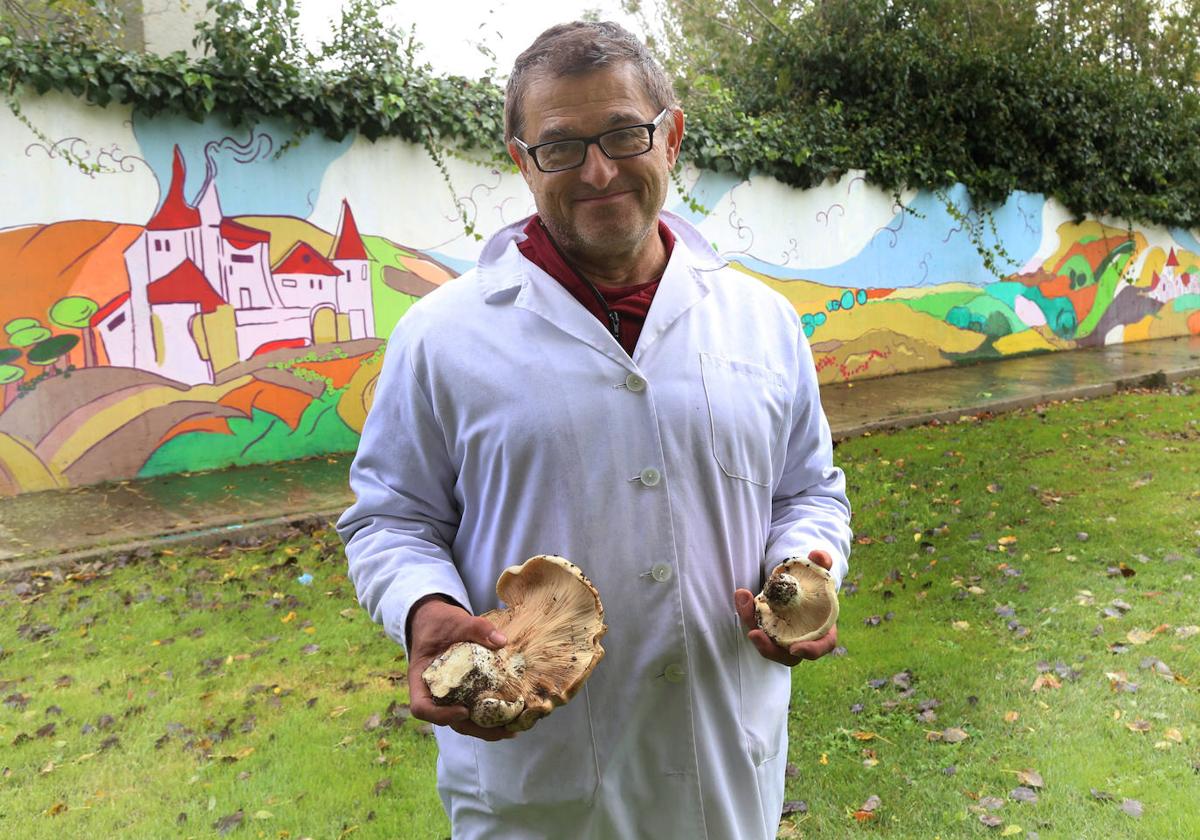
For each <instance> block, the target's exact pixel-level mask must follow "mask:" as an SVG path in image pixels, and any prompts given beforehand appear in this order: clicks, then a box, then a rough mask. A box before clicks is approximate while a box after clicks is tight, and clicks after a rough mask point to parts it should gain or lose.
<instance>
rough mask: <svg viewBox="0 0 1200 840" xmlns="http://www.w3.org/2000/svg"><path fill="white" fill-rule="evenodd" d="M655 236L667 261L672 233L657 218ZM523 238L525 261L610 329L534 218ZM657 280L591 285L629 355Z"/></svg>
mask: <svg viewBox="0 0 1200 840" xmlns="http://www.w3.org/2000/svg"><path fill="white" fill-rule="evenodd" d="M658 235H659V236H660V237H661V238H662V242H663V247H664V248H666V251H667V259H670V258H671V250H672V249H673V248H674V247H675V234H673V233H671V229H670V228H668V227H667V226H666V225H665V224H663V222H662V220H661V219H660V220H659V222H658ZM525 237H526V238H525V240H524V241H523V242H519V243H517V249H518V250H520V252H521V254H522V255H524V257H525V259H527V260H529V261H530V262H531V263H533V264H534V265H536V266H537V267H538V268H540V269H541V270H542V271H544V272H546V273H547V274H549V275H550V276H551V277H553V278H554V279H555V280H557V281H558V282H559V283H560V284H562V287H563V288H564V289H566V290H567V291H568V292H570V293H571V295H572V297H574V298H575V299H576V300H577V301H579V302H580V304H582V305H583V308H584V309H586V310H587V311H588V312H591V313H592V314H593V315H595V316H596V318H597V319H598V320H599V321H600V323H601V324H603V325H604V328H605V329H610V328H611V327H610V324H609V320H608V313H607V312H605V311H604V307H602V306H601V305H600V301H599V300H597V299H596V295H595V293H594V292H593V291H592V290H591V289H590V288H588V284H587V281H586V280H584V279H583V278H582V277H580V276H579V274H578V273H577V272H576V271H575V269H573V268H571V266H570V265H569V264H568V263H567V261H566V260H565V259H564V258H563V255H562V253H561V252H560V251H559V250H558V246H556V245H555V244H554V240H553V239H551V238H550V234H549V233H548V232H547V231H546V226H545V225H543V224H542V220H541V219H539V218H538V217H537V216H536V215H535V216H534V217H533V218H532V219H530V220H529V224H527V225H526V226H525ZM661 279H662V275H659V276H658V277H655V278H654V279H653V280H651V281H649V282H648V283H640V284H638V285H636V286H607V285H603V284H600V283H595V284H594V285H595V287H596V291H598V292H600V294H601V295H602V296H603V298H604V302H605V303H607V304H608V308H609V310H611V311H612V312H615V313H617V315H618V316H619V317H620V324H619V328H618V331H619V333H620V342H621V347H623V348H624V349H625V352H626V353H628V354H629V355H630V356H632V355H633V349H634V348H635V347H637V341H638V336H640V335H641V334H642V327H643V326H644V325H645V323H646V315H647V313H649V311H650V304H651V302H652V301H653V300H654V293H655V292H657V291H658V283H659V281H660V280H661Z"/></svg>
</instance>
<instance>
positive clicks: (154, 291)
mask: <svg viewBox="0 0 1200 840" xmlns="http://www.w3.org/2000/svg"><path fill="white" fill-rule="evenodd" d="M146 296H147V297H148V298H149V299H150V303H151V304H152V305H153V304H156V303H194V304H197V305H199V307H200V311H201V312H203V313H204V314H205V315H207V314H209V313H210V312H214V311H216V308H217V307H218V306H222V305H224V303H225V300H224V299H223V298H222V297H221V296H220V295H219V294H217V293H216V292H214V291H213V288H212V286H210V285H208V281H207V280H205V279H204V274H203V273H202V272H201V271H200V269H199V268H197V267H196V264H195V263H194V262H192V261H191V260H184V261H183V262H181V263H180V264H179V265H177V266H175V268H173V269H171V271H170V273H168V274H167V275H166V276H165V277H163V278H161V279H159V280H155V281H154V282H153V283H151V284H150V285H149V286H147V287H146Z"/></svg>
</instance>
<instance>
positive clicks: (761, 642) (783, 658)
mask: <svg viewBox="0 0 1200 840" xmlns="http://www.w3.org/2000/svg"><path fill="white" fill-rule="evenodd" d="M749 638H750V643H751V644H753V645H754V649H755V650H757V651H758V653H759V655H760V656H762V657H763V658H764V659H769V660H771V661H772V662H778V663H779V664H780V665H786V666H787V667H789V668H791V667H792V666H793V665H795V664H797V663H798V662H799V661H800V660H799V659H797V658H796V657H794V656H792V655H791V654H790V653H788V651H787V650H785V649H784V648H781V647H780V646H779V645H777V644H775V643H774V642H772V641H771V639H770V637H769V636H767V634H766V633H764V632H763V631H761V630H753V631H751V632H750V634H749Z"/></svg>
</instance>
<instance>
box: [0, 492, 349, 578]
mask: <svg viewBox="0 0 1200 840" xmlns="http://www.w3.org/2000/svg"><path fill="white" fill-rule="evenodd" d="M343 510H345V508H337V509H336V510H325V511H317V512H313V513H293V514H287V515H284V516H273V517H270V518H267V519H255V520H252V521H250V522H238V523H229V524H223V525H213V526H209V527H206V528H197V529H194V530H190V531H167V532H163V533H161V534H156V535H153V536H149V537H145V538H143V539H140V540H133V541H130V542H123V543H109V544H105V545H96V546H90V547H88V548H83V549H79V550H77V551H69V552H66V553H64V554H40V555H34V556H28V557H19V558H17V559H14V560H11V561H6V562H4V563H2V564H0V580H3V579H5V578H8V577H10V576H11V575H12V574H13V573H14V572H21V571H25V570H27V569H51V568H56V567H59V566H68V565H72V564H75V563H90V562H93V561H95V560H104V559H106V558H109V557H114V556H116V555H119V554H136V553H137V552H139V551H146V550H149V551H161V550H162V549H164V548H172V547H174V546H181V547H187V548H207V547H209V546H216V545H221V544H222V543H226V542H228V543H231V544H234V545H237V544H247V543H253V542H263V541H265V540H268V539H272V538H276V537H282V536H290V535H291V534H292V533H293V532H296V531H303V530H308V529H315V528H323V527H326V526H329V525H332V524H333V523H334V522H336V521H337V518H338V517H339V516H341V515H342V511H343Z"/></svg>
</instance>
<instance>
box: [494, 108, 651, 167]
mask: <svg viewBox="0 0 1200 840" xmlns="http://www.w3.org/2000/svg"><path fill="white" fill-rule="evenodd" d="M670 110H671V109H670V108H663V109H662V110H661V111H660V112H659V114H658V116H657V117H655V118H654V122H648V123H644V124H642V125H627V126H625V127H624V128H614V129H613V130H612V131H605V132H602V133H601V134H596V135H593V136H592V137H573V138H571V139H570V140H551V141H550V142H549V143H538V144H537V145H536V146H529V145H527V144H526V143H525V141H524V140H522V139H521V138H520V137H514V138H513V142H514V143H516V144H517V145H518V146H520V147H521V148H522V149H524V150H525V152H526V153H527V154H528V155H529V156H530V157H531V158H533V163H534V165H535V166H537V168H538V169H540V170H541V171H542V172H564V171H566V170H568V169H575V168H577V167H580V166H583V162H584V161H585V160H587V149H588V146H590V145H592V144H593V143H595V144H596V145H597V146H599V147H600V151H602V152H604V156H605V157H607V158H608V159H609V160H624V159H625V158H631V157H637V156H638V155H644V154H646V152H648V151H650V150H651V149H653V148H654V129H656V128H658V127H659V125H661V124H662V121H663V120H665V119H666V118H667V113H668V112H669V111H670Z"/></svg>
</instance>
